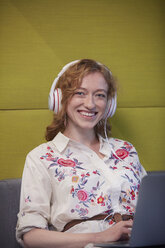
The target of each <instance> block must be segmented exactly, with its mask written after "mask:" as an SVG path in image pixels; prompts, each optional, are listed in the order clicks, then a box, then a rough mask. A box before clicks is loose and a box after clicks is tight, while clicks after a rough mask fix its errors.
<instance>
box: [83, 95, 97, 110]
mask: <svg viewBox="0 0 165 248" xmlns="http://www.w3.org/2000/svg"><path fill="white" fill-rule="evenodd" d="M84 105H85V107H86V108H88V109H93V108H94V107H95V100H94V97H93V96H90V95H88V96H86V98H85V101H84Z"/></svg>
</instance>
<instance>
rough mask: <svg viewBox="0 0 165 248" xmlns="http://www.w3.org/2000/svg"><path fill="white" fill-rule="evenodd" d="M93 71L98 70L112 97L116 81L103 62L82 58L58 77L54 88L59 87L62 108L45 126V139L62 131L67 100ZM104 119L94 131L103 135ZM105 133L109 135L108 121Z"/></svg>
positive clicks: (51, 137) (64, 124)
mask: <svg viewBox="0 0 165 248" xmlns="http://www.w3.org/2000/svg"><path fill="white" fill-rule="evenodd" d="M94 72H100V73H101V74H102V75H103V77H104V79H105V81H106V82H107V84H108V92H107V96H108V98H111V97H114V95H115V92H116V91H117V87H116V81H115V79H114V77H113V76H112V73H111V72H110V70H109V69H108V68H107V67H106V66H105V65H103V64H100V63H98V62H96V61H95V60H92V59H82V60H79V61H78V62H76V63H75V64H73V65H71V66H70V67H69V68H68V69H67V70H66V71H65V72H64V73H63V74H62V75H61V77H60V78H59V79H58V82H57V85H56V88H60V89H61V91H62V100H61V104H62V108H61V110H60V112H59V113H58V114H54V116H53V121H52V123H51V124H50V125H49V126H47V128H46V134H45V138H46V140H47V141H50V140H52V139H53V138H54V137H55V136H56V135H57V134H58V132H64V130H65V128H66V118H67V114H66V110H67V105H68V103H69V100H70V99H71V98H72V96H73V95H74V92H75V90H76V89H77V88H78V87H80V85H81V83H82V80H83V78H84V77H85V76H86V75H88V74H90V73H94ZM104 123H105V120H101V121H99V123H98V124H97V125H96V126H95V133H96V134H100V135H101V136H103V137H105V134H104ZM106 131H107V134H108V135H110V133H111V127H110V125H109V123H108V122H107V123H106Z"/></svg>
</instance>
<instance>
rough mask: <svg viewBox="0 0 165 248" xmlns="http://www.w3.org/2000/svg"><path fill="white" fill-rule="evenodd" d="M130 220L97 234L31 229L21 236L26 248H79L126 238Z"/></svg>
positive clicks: (130, 225) (130, 224) (130, 223)
mask: <svg viewBox="0 0 165 248" xmlns="http://www.w3.org/2000/svg"><path fill="white" fill-rule="evenodd" d="M132 223H133V222H132V220H128V221H120V222H119V223H117V224H115V225H114V226H112V227H110V228H108V229H107V230H105V231H102V232H98V233H67V232H56V231H48V230H43V229H37V228H35V229H32V230H31V231H29V232H27V233H25V234H24V236H23V241H24V244H25V247H26V248H45V247H46V248H56V247H58V248H60V247H65V248H81V247H85V245H87V244H89V243H93V244H96V243H106V242H110V241H117V240H119V239H121V238H123V237H128V235H129V234H130V232H131V231H130V228H131V227H132Z"/></svg>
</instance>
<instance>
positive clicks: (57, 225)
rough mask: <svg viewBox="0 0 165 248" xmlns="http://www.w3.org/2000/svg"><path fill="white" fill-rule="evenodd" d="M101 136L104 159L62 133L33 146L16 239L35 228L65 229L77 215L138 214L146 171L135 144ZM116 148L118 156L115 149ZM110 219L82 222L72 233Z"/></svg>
mask: <svg viewBox="0 0 165 248" xmlns="http://www.w3.org/2000/svg"><path fill="white" fill-rule="evenodd" d="M99 140H100V153H101V154H103V156H104V158H102V159H101V158H100V157H99V156H98V155H97V154H96V153H95V152H94V151H93V150H91V149H90V148H88V147H87V146H84V145H82V144H80V143H78V142H76V141H73V140H70V139H69V138H67V137H66V136H64V135H63V134H62V133H58V135H57V136H56V137H55V138H54V139H53V140H52V141H50V142H47V143H44V144H41V145H40V146H38V147H37V148H35V149H34V150H32V151H31V152H30V153H29V154H28V155H27V158H26V162H25V167H24V172H23V178H22V189H21V201H20V212H19V214H18V222H17V228H16V236H17V240H18V241H19V242H20V243H22V245H23V241H22V235H23V234H24V233H25V232H27V231H29V230H31V229H32V228H34V227H36V228H43V229H48V225H51V226H53V227H54V230H57V231H62V230H63V228H64V226H65V225H66V223H68V222H70V221H71V220H73V219H86V218H89V217H92V216H94V215H97V214H100V213H106V214H114V213H116V212H117V213H121V214H132V215H133V214H134V211H135V206H136V203H137V198H138V191H139V186H140V182H141V179H142V177H143V176H144V175H145V174H146V172H145V170H144V168H143V167H142V166H141V164H140V162H139V158H138V155H137V152H136V150H135V148H134V146H133V145H132V144H130V143H128V142H126V141H122V140H119V139H115V138H109V142H107V140H106V139H103V138H102V137H101V136H100V137H99ZM112 150H114V151H115V154H114V153H113V152H112ZM112 224H113V221H112V220H106V221H98V220H95V221H86V222H82V223H80V224H78V225H76V226H74V227H72V228H71V229H69V230H68V232H98V231H102V230H104V229H105V228H108V227H109V226H110V225H112Z"/></svg>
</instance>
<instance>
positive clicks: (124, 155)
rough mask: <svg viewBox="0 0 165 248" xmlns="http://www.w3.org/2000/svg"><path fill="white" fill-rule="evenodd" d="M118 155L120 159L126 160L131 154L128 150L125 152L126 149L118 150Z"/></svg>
mask: <svg viewBox="0 0 165 248" xmlns="http://www.w3.org/2000/svg"><path fill="white" fill-rule="evenodd" d="M116 155H117V156H118V157H119V158H121V159H124V158H126V157H128V155H129V152H128V151H127V150H125V149H118V150H117V151H116ZM114 156H115V155H114ZM115 157H116V156H115ZM116 158H117V157H116Z"/></svg>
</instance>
